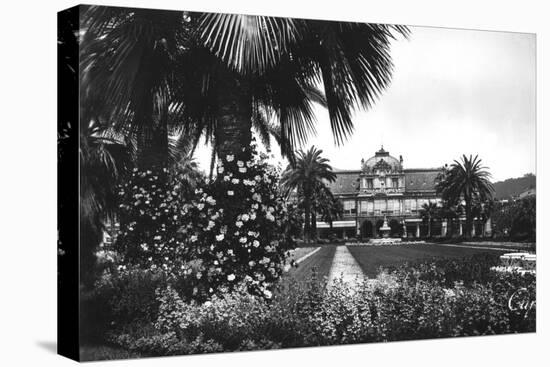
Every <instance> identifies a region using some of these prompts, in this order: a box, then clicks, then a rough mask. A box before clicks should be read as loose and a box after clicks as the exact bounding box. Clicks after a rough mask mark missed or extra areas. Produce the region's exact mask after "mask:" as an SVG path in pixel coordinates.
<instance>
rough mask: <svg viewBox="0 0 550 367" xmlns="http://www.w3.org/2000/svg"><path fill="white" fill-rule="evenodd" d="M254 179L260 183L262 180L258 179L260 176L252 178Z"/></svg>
mask: <svg viewBox="0 0 550 367" xmlns="http://www.w3.org/2000/svg"><path fill="white" fill-rule="evenodd" d="M254 179H255V180H256V181H258V182H260V181H261V180H262V178H261V177H260V175H256V176H254Z"/></svg>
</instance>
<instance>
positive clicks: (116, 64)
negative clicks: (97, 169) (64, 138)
mask: <svg viewBox="0 0 550 367" xmlns="http://www.w3.org/2000/svg"><path fill="white" fill-rule="evenodd" d="M83 14H84V15H83V22H82V24H83V29H82V31H83V35H82V36H81V56H80V59H81V62H80V69H81V70H82V72H81V76H80V79H81V85H82V88H81V100H82V101H83V102H82V105H85V106H86V109H87V110H88V113H89V114H91V116H85V117H88V118H96V119H97V117H98V116H103V117H104V118H105V120H108V121H109V122H110V123H112V124H113V127H115V128H116V129H117V130H119V131H122V132H123V133H125V134H127V135H128V134H129V135H132V136H134V137H135V139H136V142H137V165H138V167H140V168H143V169H149V168H158V167H161V166H163V165H164V164H166V163H167V160H168V125H167V123H168V112H172V113H177V112H180V110H181V103H179V102H180V101H177V100H176V97H177V94H176V93H175V91H176V89H177V85H178V84H179V83H180V82H181V80H180V79H179V78H178V75H177V74H176V73H175V72H174V71H175V67H174V63H175V60H176V59H177V55H178V53H181V52H182V51H181V48H180V47H179V46H181V44H182V42H183V40H184V39H185V34H186V32H187V27H186V23H185V22H184V18H183V15H184V14H183V13H182V12H169V11H163V10H154V9H130V8H119V7H104V6H90V7H87V9H86V11H84V12H83ZM82 120H83V122H84V123H87V121H86V120H87V118H83V119H82Z"/></svg>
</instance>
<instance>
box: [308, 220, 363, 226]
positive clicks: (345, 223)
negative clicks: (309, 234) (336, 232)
mask: <svg viewBox="0 0 550 367" xmlns="http://www.w3.org/2000/svg"><path fill="white" fill-rule="evenodd" d="M350 227H351V228H355V221H354V220H335V221H334V222H332V228H350ZM317 228H330V224H329V223H327V222H317Z"/></svg>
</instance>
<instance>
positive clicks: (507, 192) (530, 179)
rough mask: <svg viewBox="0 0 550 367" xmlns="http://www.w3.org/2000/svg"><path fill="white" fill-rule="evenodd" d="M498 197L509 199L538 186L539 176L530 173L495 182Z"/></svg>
mask: <svg viewBox="0 0 550 367" xmlns="http://www.w3.org/2000/svg"><path fill="white" fill-rule="evenodd" d="M493 186H494V187H495V198H496V199H509V198H511V197H513V196H518V195H519V194H521V193H522V192H524V191H525V190H527V189H531V188H534V187H536V186H537V177H536V176H535V175H533V174H532V173H528V174H526V175H525V176H523V177H517V178H509V179H507V180H504V181H499V182H495V183H493Z"/></svg>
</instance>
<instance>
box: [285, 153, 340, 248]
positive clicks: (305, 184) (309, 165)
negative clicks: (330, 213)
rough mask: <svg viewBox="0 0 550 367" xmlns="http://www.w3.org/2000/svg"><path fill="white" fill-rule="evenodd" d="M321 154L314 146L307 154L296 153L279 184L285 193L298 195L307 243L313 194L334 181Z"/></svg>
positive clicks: (329, 168) (333, 176)
mask: <svg viewBox="0 0 550 367" xmlns="http://www.w3.org/2000/svg"><path fill="white" fill-rule="evenodd" d="M322 153H323V151H322V150H320V149H317V148H315V146H312V147H311V148H310V149H309V150H308V151H307V152H304V151H303V150H300V151H298V152H297V155H296V164H295V166H291V165H289V166H288V167H287V168H286V170H285V171H284V172H283V174H282V178H281V184H282V185H283V187H285V188H286V190H287V192H290V191H292V190H296V192H297V194H298V195H299V200H300V201H301V203H302V205H303V207H304V237H305V239H306V241H308V242H309V240H310V238H311V212H312V205H313V202H314V199H315V194H316V192H318V190H319V189H320V187H325V182H334V181H335V180H336V175H335V174H334V173H333V172H332V167H331V166H330V165H329V160H328V159H326V158H323V157H322V156H321V154H322Z"/></svg>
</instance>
